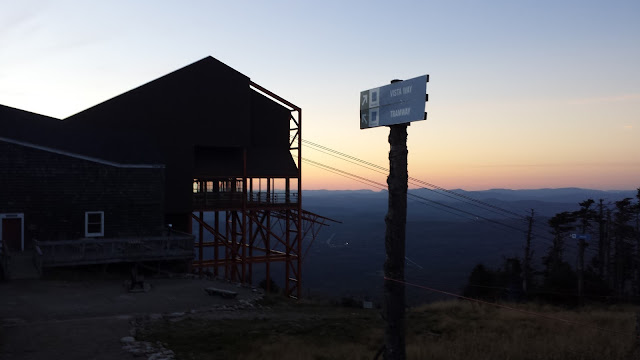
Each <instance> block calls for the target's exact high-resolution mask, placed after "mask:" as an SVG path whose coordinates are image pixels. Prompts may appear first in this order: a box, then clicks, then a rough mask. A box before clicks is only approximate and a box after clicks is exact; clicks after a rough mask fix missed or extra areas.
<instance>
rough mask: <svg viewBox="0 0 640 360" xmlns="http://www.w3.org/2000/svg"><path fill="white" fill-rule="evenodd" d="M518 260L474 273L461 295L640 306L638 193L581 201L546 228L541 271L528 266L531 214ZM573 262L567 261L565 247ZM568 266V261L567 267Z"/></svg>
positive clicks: (555, 216)
mask: <svg viewBox="0 0 640 360" xmlns="http://www.w3.org/2000/svg"><path fill="white" fill-rule="evenodd" d="M527 220H528V223H529V227H528V231H527V237H526V245H525V252H524V254H523V256H522V257H514V258H506V259H504V263H503V264H502V266H501V267H500V268H498V269H490V268H487V267H485V266H484V265H482V264H478V265H476V266H475V267H474V269H473V270H472V272H471V274H470V275H469V281H468V284H467V285H466V287H465V289H464V295H465V296H469V297H474V298H483V299H488V300H497V299H507V300H515V301H519V300H533V299H539V300H543V301H549V302H553V303H563V304H575V305H579V304H582V303H584V302H585V301H601V302H619V301H633V302H636V301H638V302H640V188H638V190H637V194H636V196H635V198H625V199H622V200H620V201H615V202H614V203H611V204H609V203H605V202H604V200H602V199H599V200H598V201H595V200H593V199H587V200H585V201H583V202H580V203H579V204H578V206H577V209H576V210H575V211H563V212H560V213H557V214H555V215H554V216H553V217H551V218H549V219H548V220H547V221H546V222H547V225H548V228H549V232H550V235H551V242H550V245H549V247H548V248H547V249H546V252H545V254H543V256H542V263H541V266H539V267H537V268H536V266H534V265H533V263H532V258H533V254H532V250H531V241H535V237H534V236H533V235H532V230H531V229H532V224H533V222H534V221H535V218H534V211H533V210H532V213H531V216H528V217H527ZM572 241H573V242H574V244H575V245H576V246H577V251H576V252H577V257H576V259H575V260H574V259H571V258H570V257H569V256H568V255H567V247H568V245H570V242H572ZM572 260H573V261H572Z"/></svg>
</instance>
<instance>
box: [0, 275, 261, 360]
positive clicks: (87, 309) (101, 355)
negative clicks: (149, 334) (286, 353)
mask: <svg viewBox="0 0 640 360" xmlns="http://www.w3.org/2000/svg"><path fill="white" fill-rule="evenodd" d="M147 284H150V285H151V287H150V289H148V291H147V292H129V291H128V290H127V289H126V288H125V286H124V281H123V280H118V279H108V280H105V279H87V278H84V279H82V280H27V281H8V282H0V359H3V360H4V359H26V360H45V359H46V360H50V359H65V360H73V359H83V360H84V359H105V360H106V359H132V358H136V359H139V358H146V359H154V360H160V359H173V358H174V355H173V352H172V351H171V350H169V349H166V348H165V347H164V346H163V344H160V343H149V342H143V341H138V340H137V339H136V328H137V326H138V325H139V324H140V323H142V322H148V321H154V320H161V319H162V320H168V321H179V320H180V319H183V318H185V317H193V316H200V315H203V316H207V317H212V316H214V317H217V316H223V317H224V316H229V314H236V315H238V314H237V313H240V312H242V311H241V310H243V311H248V312H251V309H252V308H253V302H254V301H255V300H257V299H259V298H260V297H261V296H262V294H261V292H260V291H258V290H256V289H254V288H251V287H243V286H239V285H237V284H232V283H228V282H225V281H219V280H208V279H197V278H192V277H180V278H154V279H148V280H147ZM210 287H214V288H217V289H223V290H229V291H232V292H235V293H237V296H236V297H235V298H233V299H226V298H223V297H221V296H216V295H213V296H212V295H209V294H207V292H206V291H205V289H206V288H210ZM236 315H234V316H236Z"/></svg>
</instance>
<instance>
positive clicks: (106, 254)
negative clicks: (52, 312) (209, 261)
mask: <svg viewBox="0 0 640 360" xmlns="http://www.w3.org/2000/svg"><path fill="white" fill-rule="evenodd" d="M34 243H35V244H34V245H35V247H36V248H38V249H39V251H40V255H39V257H40V258H41V265H40V266H41V267H54V266H70V265H90V264H107V263H117V262H139V261H162V260H191V259H193V256H194V253H193V246H194V245H193V244H194V237H193V236H192V235H189V234H185V233H180V232H177V231H171V232H170V233H169V234H167V235H163V236H148V237H123V238H102V239H96V238H83V239H77V240H63V241H34Z"/></svg>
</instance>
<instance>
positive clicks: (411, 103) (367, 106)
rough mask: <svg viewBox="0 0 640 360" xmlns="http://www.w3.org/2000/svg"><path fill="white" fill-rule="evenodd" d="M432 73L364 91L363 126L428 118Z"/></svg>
mask: <svg viewBox="0 0 640 360" xmlns="http://www.w3.org/2000/svg"><path fill="white" fill-rule="evenodd" d="M427 82H429V75H423V76H419V77H417V78H413V79H409V80H405V81H399V82H394V83H391V84H389V85H386V86H382V87H377V88H373V89H369V90H365V91H362V92H360V129H366V128H372V127H378V126H389V125H395V124H404V123H408V122H411V121H418V120H426V119H427V114H426V113H425V112H424V107H425V105H424V103H425V101H426V100H427V95H426V92H427Z"/></svg>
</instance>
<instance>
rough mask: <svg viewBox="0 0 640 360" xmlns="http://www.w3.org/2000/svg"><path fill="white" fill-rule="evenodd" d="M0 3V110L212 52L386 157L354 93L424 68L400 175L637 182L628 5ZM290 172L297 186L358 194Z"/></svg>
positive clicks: (639, 13) (104, 86)
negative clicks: (422, 91)
mask: <svg viewBox="0 0 640 360" xmlns="http://www.w3.org/2000/svg"><path fill="white" fill-rule="evenodd" d="M0 3H1V4H2V7H1V8H2V11H0V104H3V105H7V106H12V107H16V108H19V109H23V110H28V111H32V112H36V113H41V114H44V115H49V116H53V117H58V118H64V117H67V116H69V115H72V114H74V113H77V112H79V111H82V110H84V109H86V108H88V107H91V106H93V105H95V104H97V103H99V102H102V101H104V100H107V99H109V98H111V97H114V96H116V95H119V94H121V93H123V92H125V91H127V90H130V89H132V88H134V87H137V86H139V85H142V84H144V83H146V82H149V81H151V80H153V79H155V78H158V77H160V76H163V75H165V74H167V73H169V72H172V71H174V70H176V69H178V68H181V67H183V66H186V65H188V64H190V63H193V62H195V61H197V60H200V59H202V58H204V57H206V56H209V55H211V56H213V57H215V58H216V59H218V60H220V61H222V62H224V63H225V64H227V65H229V66H231V67H233V68H234V69H236V70H238V71H240V72H241V73H243V74H245V75H247V76H249V77H250V78H251V80H253V81H254V82H256V83H258V84H260V85H261V86H264V87H266V88H267V89H269V90H271V91H273V92H275V93H277V94H279V95H280V96H282V97H284V98H286V99H288V100H289V101H291V102H293V103H295V104H297V105H298V106H300V107H302V109H303V138H305V139H307V140H310V141H313V142H315V143H319V144H322V145H324V146H327V147H329V148H332V149H336V150H338V151H341V152H344V153H348V154H350V155H353V156H356V157H358V158H361V159H363V160H366V161H369V162H371V163H375V164H379V165H382V166H385V167H386V166H388V159H387V156H388V151H389V145H388V142H387V136H388V133H389V130H388V128H385V127H380V128H373V129H366V130H360V128H359V104H358V98H359V94H360V91H362V90H366V89H370V88H373V87H377V86H382V85H386V84H388V83H389V81H390V80H391V79H396V78H398V79H408V78H413V77H416V76H420V75H424V74H429V75H430V82H429V84H428V86H427V92H428V93H429V102H428V103H427V112H428V114H429V115H428V120H427V121H420V122H415V123H413V124H412V125H411V126H410V127H409V128H408V133H409V140H408V146H409V175H410V176H412V177H414V178H418V179H421V180H424V181H427V182H429V183H432V184H436V185H438V186H441V187H445V188H449V189H456V188H462V189H465V190H482V189H490V188H511V189H525V188H527V189H531V188H556V187H584V188H596V189H635V188H638V187H640V20H639V19H640V1H637V0H630V1H616V0H612V1H589V0H580V1H564V0H555V1H540V0H538V1H513V0H508V1H507V0H505V1H375V0H370V1H347V0H341V1H280V0H272V1H143V0H138V1H131V0H128V1H120V0H114V1H64V0H59V1H31V0H27V1H24V0H21V1H9V0H0ZM303 155H304V157H305V158H309V159H312V160H314V161H318V162H321V163H325V164H328V165H331V166H334V167H337V168H341V169H344V170H346V171H349V172H353V173H357V174H359V175H360V176H364V177H367V178H371V179H373V180H376V181H379V182H382V183H384V181H385V177H384V175H381V174H377V173H372V172H366V171H365V170H364V169H360V168H357V167H355V166H354V165H352V164H349V163H345V162H340V161H339V160H337V159H335V158H332V157H328V156H326V155H323V154H321V153H319V152H317V151H314V150H312V149H304V153H303ZM303 172H304V177H303V187H304V188H305V189H362V188H368V187H367V186H366V185H364V184H362V183H359V182H354V181H351V180H348V179H345V178H343V177H340V176H337V175H334V174H331V173H328V172H325V171H323V170H320V169H317V168H314V167H312V166H309V165H304V164H303Z"/></svg>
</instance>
